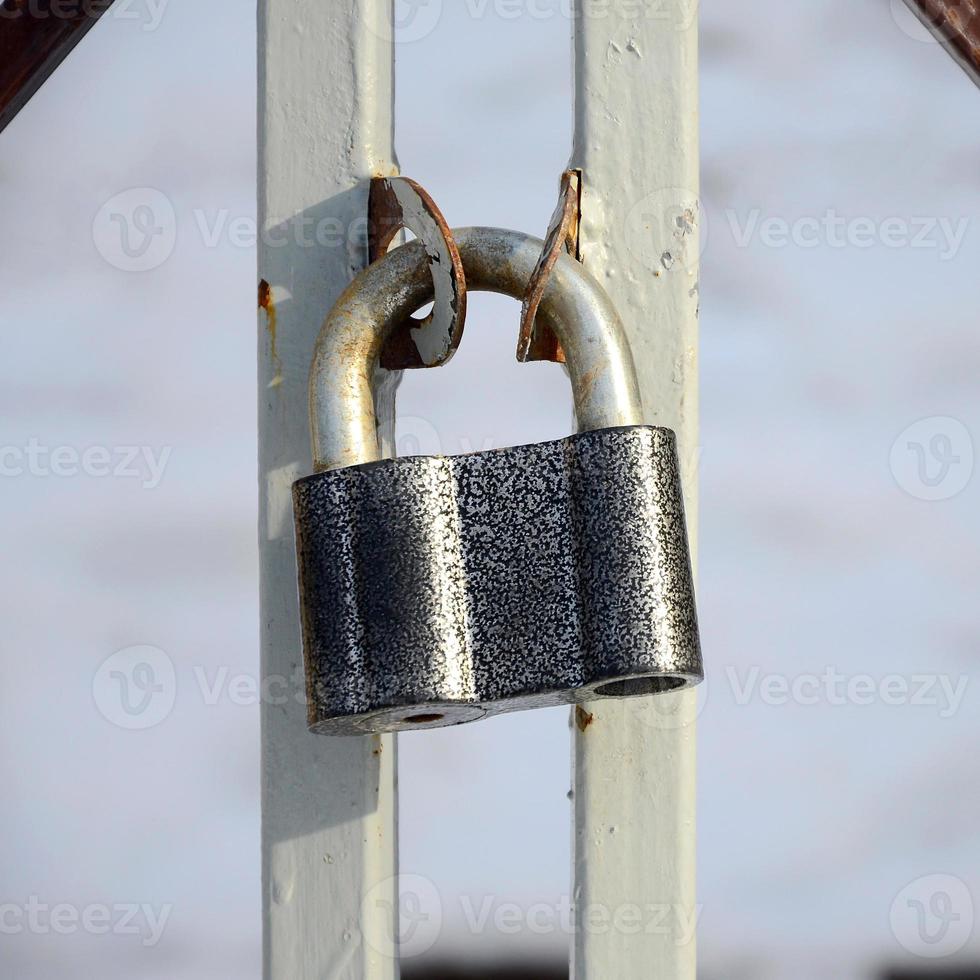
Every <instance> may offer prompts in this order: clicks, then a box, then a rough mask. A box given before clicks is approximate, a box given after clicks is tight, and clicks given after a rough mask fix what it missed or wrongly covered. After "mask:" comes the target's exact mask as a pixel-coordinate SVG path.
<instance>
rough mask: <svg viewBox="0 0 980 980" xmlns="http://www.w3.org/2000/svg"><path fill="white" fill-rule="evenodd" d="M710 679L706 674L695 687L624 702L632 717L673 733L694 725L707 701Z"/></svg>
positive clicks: (649, 726)
mask: <svg viewBox="0 0 980 980" xmlns="http://www.w3.org/2000/svg"><path fill="white" fill-rule="evenodd" d="M710 688H711V682H710V678H709V677H707V676H706V677H705V678H704V680H703V681H701V683H700V684H698V685H697V687H694V688H687V690H684V691H668V692H666V693H663V694H657V695H656V696H655V697H639V698H630V699H629V700H628V701H626V702H625V703H626V704H627V705H628V706H629V711H630V712H631V713H632V714H633V715H634V717H635V718H636V719H637V720H638V721H640V722H642V724H644V725H646V726H647V727H648V728H654V729H656V730H657V731H661V732H673V731H678V730H679V729H682V728H687V727H688V726H689V725H693V724H694V723H695V722H696V721H697V720H698V718H700V717H701V713H702V712H703V711H704V709H705V705H707V703H708V695H709V693H710Z"/></svg>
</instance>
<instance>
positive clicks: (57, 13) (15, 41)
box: [0, 0, 113, 131]
mask: <svg viewBox="0 0 980 980" xmlns="http://www.w3.org/2000/svg"><path fill="white" fill-rule="evenodd" d="M112 3H113V0H0V131H3V130H4V129H5V128H6V127H7V125H8V124H9V123H10V122H11V121H12V120H13V118H14V116H16V115H17V113H18V112H20V110H21V109H23V108H24V106H25V105H27V103H28V102H29V101H30V100H31V98H32V97H33V96H34V94H35V93H36V92H37V90H38V89H39V88H40V87H41V86H42V85H43V84H44V83H45V81H47V79H48V78H49V77H50V76H51V74H52V73H53V72H54V71H55V69H56V68H57V67H58V66H59V65H60V64H61V63H62V62H63V61H64V60H65V58H67V57H68V55H69V54H70V53H71V51H72V49H73V48H74V47H75V45H76V44H78V42H79V41H81V39H82V38H83V37H84V36H85V35H86V34H87V33H88V31H89V30H90V28H92V27H94V26H95V22H96V21H97V20H98V19H99V18H100V17H101V16H102V15H103V14H104V13H105V12H106V11H107V10H108V9H109V8H110V7H111V6H112Z"/></svg>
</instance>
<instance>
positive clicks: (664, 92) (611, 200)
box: [571, 0, 699, 980]
mask: <svg viewBox="0 0 980 980" xmlns="http://www.w3.org/2000/svg"><path fill="white" fill-rule="evenodd" d="M697 52H698V47H697V0H668V2H667V3H662V2H643V3H633V2H614V3H611V4H610V3H609V2H608V0H576V35H575V77H576V97H575V99H576V101H575V147H574V152H573V156H572V161H571V165H572V167H575V168H578V169H579V170H581V172H582V224H581V229H580V249H581V259H582V261H583V262H584V263H585V265H586V266H587V267H588V268H589V270H590V271H591V272H592V273H593V274H594V275H596V276H597V277H598V278H599V279H600V280H601V281H602V282H603V283H604V284H605V286H606V288H607V289H608V290H609V292H610V293H611V295H612V297H613V299H614V300H615V301H616V303H617V306H618V307H619V311H620V313H621V314H622V317H623V320H624V321H625V324H626V329H627V333H628V334H629V339H630V343H631V346H632V349H633V354H634V358H635V360H636V365H637V370H638V373H639V381H640V390H641V395H642V398H643V405H644V416H645V420H646V421H647V422H651V423H657V424H660V425H667V426H670V427H672V428H673V429H675V430H676V431H677V434H678V439H679V445H680V451H681V462H682V475H683V480H684V491H685V496H686V504H687V513H688V519H689V524H690V529H691V543H692V548H694V547H695V545H696V502H697V496H696V493H697V472H696V445H697V364H696V350H697V310H698V240H699V238H698V216H699V211H698V106H697V99H698V84H697ZM696 699H697V694H696V693H695V692H690V693H684V694H665V695H660V696H659V697H657V698H652V699H643V700H640V701H631V702H623V703H619V702H614V701H603V702H601V703H597V704H593V705H589V706H587V711H585V710H582V709H579V710H578V711H577V712H576V715H575V720H576V721H577V724H575V725H574V726H573V731H574V737H575V746H574V766H575V774H574V795H575V840H574V851H575V861H574V863H575V868H574V875H575V883H574V897H575V903H576V925H577V928H576V937H575V943H574V949H573V955H572V960H573V965H572V973H573V976H574V977H575V978H577V980H608V978H610V977H624V978H625V977H630V978H633V977H644V978H651V980H654V978H656V980H694V978H695V970H696V949H695V942H694V936H693V928H694V925H695V923H696V921H697V917H698V912H697V904H696V892H695V763H696V758H695V731H694V729H695V718H696V714H697V700H696Z"/></svg>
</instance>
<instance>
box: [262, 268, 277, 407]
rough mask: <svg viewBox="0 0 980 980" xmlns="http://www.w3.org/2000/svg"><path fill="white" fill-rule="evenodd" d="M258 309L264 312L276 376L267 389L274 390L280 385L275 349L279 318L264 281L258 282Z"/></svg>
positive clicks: (270, 290)
mask: <svg viewBox="0 0 980 980" xmlns="http://www.w3.org/2000/svg"><path fill="white" fill-rule="evenodd" d="M259 309H261V310H265V326H266V329H267V330H268V331H269V344H270V353H271V354H272V363H273V364H274V365H275V366H276V376H275V377H274V378H273V379H272V380H271V381H270V382H269V387H270V388H275V387H277V386H278V385H280V384H282V362H281V361H280V360H279V349H278V347H277V332H278V329H279V318H278V314H277V313H276V304H275V301H274V300H273V298H272V287H271V286H270V285H269V284H268V283H267V282H266V281H265V279H262V280H261V281H260V282H259Z"/></svg>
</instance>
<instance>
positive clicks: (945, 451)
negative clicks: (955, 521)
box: [890, 416, 973, 501]
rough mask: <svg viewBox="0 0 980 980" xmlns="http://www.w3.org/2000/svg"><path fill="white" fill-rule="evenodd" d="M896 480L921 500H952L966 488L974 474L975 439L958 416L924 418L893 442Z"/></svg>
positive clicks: (892, 466)
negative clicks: (955, 417) (956, 417)
mask: <svg viewBox="0 0 980 980" xmlns="http://www.w3.org/2000/svg"><path fill="white" fill-rule="evenodd" d="M890 464H891V471H892V475H893V476H894V477H895V482H896V483H897V484H898V485H899V486H900V487H901V488H902V489H903V490H904V491H905V492H906V493H907V494H909V495H910V496H912V497H915V498H916V499H918V500H929V501H933V500H949V499H950V498H952V497H955V496H956V495H957V494H959V493H961V492H962V491H963V490H965V489H966V487H967V485H968V484H969V482H970V479H971V477H972V476H973V438H972V437H971V435H970V431H969V430H968V429H967V427H966V426H965V425H964V424H963V423H962V422H960V421H959V420H958V419H954V418H949V417H948V416H935V417H933V418H928V419H920V420H919V421H918V422H914V423H913V424H912V425H910V426H909V427H908V428H907V429H905V430H904V431H903V432H902V433H901V434H900V435H899V436H898V438H897V439H896V440H895V442H894V443H893V444H892V449H891V455H890Z"/></svg>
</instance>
